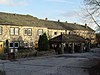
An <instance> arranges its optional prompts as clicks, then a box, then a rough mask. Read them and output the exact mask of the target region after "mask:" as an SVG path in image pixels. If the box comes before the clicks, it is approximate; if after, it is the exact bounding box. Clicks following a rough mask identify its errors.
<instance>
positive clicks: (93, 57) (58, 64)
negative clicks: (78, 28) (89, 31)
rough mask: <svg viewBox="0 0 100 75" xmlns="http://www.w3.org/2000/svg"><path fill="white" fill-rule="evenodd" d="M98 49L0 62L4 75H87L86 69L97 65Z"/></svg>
mask: <svg viewBox="0 0 100 75" xmlns="http://www.w3.org/2000/svg"><path fill="white" fill-rule="evenodd" d="M99 60H100V48H95V49H91V51H90V52H86V53H75V54H62V55H54V56H47V57H34V58H28V59H18V60H17V61H13V62H11V61H9V60H0V69H1V70H5V72H6V75H89V72H88V69H89V68H91V67H93V66H95V65H96V64H98V62H99Z"/></svg>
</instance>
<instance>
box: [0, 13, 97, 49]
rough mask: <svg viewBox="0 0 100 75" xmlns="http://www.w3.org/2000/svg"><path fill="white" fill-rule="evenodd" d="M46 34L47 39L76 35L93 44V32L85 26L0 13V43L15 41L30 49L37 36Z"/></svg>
mask: <svg viewBox="0 0 100 75" xmlns="http://www.w3.org/2000/svg"><path fill="white" fill-rule="evenodd" d="M42 33H46V34H47V36H48V39H51V38H54V37H56V36H58V35H61V34H76V35H80V36H82V37H83V38H85V39H86V38H89V39H90V40H91V43H95V37H96V35H95V31H94V30H92V29H91V28H90V27H88V26H87V25H86V24H85V25H78V24H76V23H66V22H60V20H58V21H50V20H48V19H47V18H46V19H45V20H41V19H38V18H36V17H33V16H31V15H21V14H11V13H4V12H0V41H3V42H5V41H6V40H9V42H12V41H17V42H18V43H19V46H27V47H31V46H33V45H34V43H35V42H37V41H38V39H39V36H40V35H42Z"/></svg>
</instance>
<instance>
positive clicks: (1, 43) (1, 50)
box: [0, 42, 4, 54]
mask: <svg viewBox="0 0 100 75" xmlns="http://www.w3.org/2000/svg"><path fill="white" fill-rule="evenodd" d="M3 53H4V43H3V42H0V54H3Z"/></svg>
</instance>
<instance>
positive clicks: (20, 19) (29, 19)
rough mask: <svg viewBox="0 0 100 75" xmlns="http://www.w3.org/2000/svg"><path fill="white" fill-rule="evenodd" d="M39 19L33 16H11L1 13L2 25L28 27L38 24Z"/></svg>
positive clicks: (0, 22) (0, 20)
mask: <svg viewBox="0 0 100 75" xmlns="http://www.w3.org/2000/svg"><path fill="white" fill-rule="evenodd" d="M37 20H38V19H37V18H36V17H33V16H31V15H21V14H11V13H3V12H0V24H2V25H4V24H6V25H26V26H32V25H35V24H36V22H37Z"/></svg>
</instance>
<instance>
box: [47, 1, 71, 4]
mask: <svg viewBox="0 0 100 75" xmlns="http://www.w3.org/2000/svg"><path fill="white" fill-rule="evenodd" d="M45 1H49V2H56V3H71V4H72V3H73V1H71V0H45Z"/></svg>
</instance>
